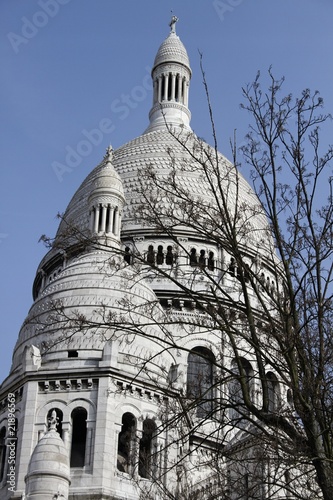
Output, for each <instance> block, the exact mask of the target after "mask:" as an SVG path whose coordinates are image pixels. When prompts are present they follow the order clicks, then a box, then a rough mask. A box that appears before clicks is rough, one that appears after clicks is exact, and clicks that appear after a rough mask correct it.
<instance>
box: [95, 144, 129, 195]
mask: <svg viewBox="0 0 333 500" xmlns="http://www.w3.org/2000/svg"><path fill="white" fill-rule="evenodd" d="M112 153H113V150H112V148H111V146H109V147H108V149H107V152H106V155H105V157H104V165H103V168H102V169H101V170H100V171H99V174H98V176H97V177H96V178H95V179H94V181H93V185H92V188H93V192H102V193H103V194H104V193H105V192H109V193H110V194H111V193H112V194H115V195H118V196H119V197H120V198H122V199H123V201H124V190H123V184H122V180H121V178H120V176H119V175H118V174H117V172H116V171H115V169H114V168H113V165H112V156H113V154H112Z"/></svg>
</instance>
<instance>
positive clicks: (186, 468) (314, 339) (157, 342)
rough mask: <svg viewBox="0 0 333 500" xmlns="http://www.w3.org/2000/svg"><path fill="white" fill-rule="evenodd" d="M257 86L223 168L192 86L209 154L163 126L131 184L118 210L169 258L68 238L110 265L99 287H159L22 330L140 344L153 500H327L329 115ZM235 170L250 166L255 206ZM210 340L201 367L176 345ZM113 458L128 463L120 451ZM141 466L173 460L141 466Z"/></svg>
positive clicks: (145, 457) (42, 319)
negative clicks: (156, 443)
mask: <svg viewBox="0 0 333 500" xmlns="http://www.w3.org/2000/svg"><path fill="white" fill-rule="evenodd" d="M269 78H270V85H269V88H268V90H267V91H264V90H262V88H261V85H260V75H259V74H258V75H257V77H256V79H255V81H254V83H252V84H251V85H248V86H247V87H246V88H244V89H243V96H244V103H243V105H242V107H243V109H244V110H246V111H248V112H249V114H250V117H251V125H250V131H249V133H248V135H247V137H246V141H245V143H243V146H242V147H241V148H240V149H241V151H240V152H239V155H240V156H239V157H238V154H236V153H237V147H236V144H233V156H234V157H233V162H229V161H227V160H226V159H225V158H224V157H223V156H222V155H220V153H219V152H218V142H217V135H216V132H215V129H214V120H213V114H212V109H211V107H210V103H209V95H208V90H207V86H206V92H207V97H208V104H209V111H210V114H211V120H212V126H213V138H214V145H213V146H212V147H211V146H208V145H207V144H206V143H205V142H204V141H202V140H201V139H199V138H198V137H196V136H195V135H194V134H193V133H188V132H186V131H184V130H179V129H172V128H170V127H168V130H169V134H170V136H171V137H172V143H173V145H174V146H173V147H170V149H169V162H168V165H167V166H165V165H164V166H161V167H160V169H159V170H158V168H157V167H156V165H149V164H148V165H147V166H146V168H145V169H143V170H142V171H141V172H140V176H139V177H140V179H141V184H140V187H139V188H137V195H138V196H137V197H136V200H140V201H137V203H136V205H135V206H134V208H133V207H132V209H133V210H134V211H135V212H136V214H137V218H138V219H139V220H140V222H141V224H145V225H146V226H147V228H150V229H151V230H152V231H154V233H155V234H156V235H159V236H161V237H162V236H163V237H164V238H166V239H167V240H168V241H169V242H170V244H169V246H168V248H167V250H165V249H161V248H157V249H156V248H153V246H152V245H151V246H150V247H149V248H148V249H146V251H142V248H139V245H138V244H137V242H136V241H135V240H134V239H131V238H130V237H129V236H126V237H124V248H125V250H123V249H120V250H116V249H112V250H110V249H109V248H108V246H107V244H105V243H104V241H103V240H102V239H101V238H100V237H99V238H90V236H89V235H88V234H81V233H80V232H79V231H75V238H76V240H77V242H78V245H77V247H76V251H77V252H79V251H81V250H80V248H81V249H82V246H84V247H89V248H92V247H94V246H95V247H96V248H99V249H103V250H105V251H106V252H109V254H108V257H107V258H106V257H105V258H104V261H103V263H101V266H102V267H101V269H102V268H103V272H104V273H105V274H106V275H108V274H109V275H116V274H117V273H122V276H123V275H124V272H125V273H127V275H128V276H129V277H130V280H131V282H132V283H133V286H135V284H137V283H142V282H145V283H153V284H154V283H155V284H156V283H157V282H158V281H159V282H161V281H163V282H164V283H167V284H168V286H167V287H156V290H157V291H156V295H155V296H154V298H150V299H149V300H148V299H147V300H145V301H141V302H139V303H138V302H137V300H136V299H133V298H131V297H127V296H126V297H124V298H123V299H119V302H118V306H119V307H118V308H116V309H115V308H110V307H109V306H108V305H107V304H100V305H96V307H95V309H94V311H93V314H92V315H91V316H89V317H88V316H83V315H82V313H80V312H77V311H76V310H75V309H74V308H72V309H68V308H66V307H64V304H62V303H61V302H57V301H56V300H54V301H53V302H52V303H50V304H49V312H47V313H43V314H44V316H43V315H41V314H38V315H36V316H35V317H30V318H29V322H30V323H35V324H36V325H38V326H39V328H43V327H44V325H45V328H46V329H48V330H49V329H50V325H51V324H54V325H56V327H57V328H59V324H60V323H61V325H62V330H63V332H65V333H64V336H63V337H62V338H60V339H58V340H59V342H64V341H66V342H70V341H71V339H73V338H74V337H75V336H76V335H77V334H78V333H79V334H82V332H87V334H88V333H89V334H92V332H93V334H94V335H96V333H98V334H99V335H101V336H102V337H103V338H104V339H107V340H109V339H118V340H119V339H120V337H121V338H122V339H123V340H122V342H123V343H126V342H127V345H131V343H133V342H134V339H135V338H137V337H142V338H145V339H148V340H149V342H150V343H151V346H152V347H151V351H150V352H148V353H147V352H146V354H145V355H144V356H142V357H140V356H137V357H133V356H132V358H131V363H132V366H133V367H134V366H135V370H134V371H133V373H132V374H131V381H130V382H129V384H128V387H129V388H131V387H132V385H133V384H135V382H136V381H138V380H140V377H143V378H144V379H145V380H146V382H147V381H148V382H149V384H150V386H151V387H152V388H155V390H156V391H158V392H159V393H160V394H162V395H163V398H162V399H163V404H161V408H160V412H161V418H160V420H161V423H160V424H159V426H157V427H156V428H154V429H152V428H151V432H150V434H149V433H148V434H147V436H148V437H147V436H146V439H147V440H148V441H149V446H150V443H151V442H153V435H157V434H158V433H165V432H166V431H167V432H168V435H169V436H171V437H170V439H169V441H168V442H166V444H165V448H164V449H163V450H158V452H157V451H156V450H155V451H154V452H153V451H151V449H150V448H149V446H148V445H147V444H144V442H143V441H142V442H141V445H140V446H141V449H142V450H141V455H140V457H141V463H140V460H139V464H137V465H135V466H133V470H134V469H135V470H137V469H140V467H141V472H140V475H141V476H142V475H143V476H144V477H147V476H149V478H150V479H152V480H153V481H152V484H153V486H151V488H153V489H152V492H153V493H154V494H155V492H156V490H155V489H156V488H157V489H159V491H160V494H161V495H162V496H163V498H177V499H180V498H186V499H189V498H191V499H195V498H212V499H213V498H221V492H223V498H225V499H229V498H230V499H236V498H253V499H254V498H256V499H257V498H267V499H268V498H278V497H282V496H283V495H284V497H290V498H299V499H310V498H318V497H319V496H322V497H323V498H324V499H325V500H330V499H331V498H333V465H332V464H333V449H332V447H333V430H332V418H333V406H332V396H333V394H332V387H333V386H332V375H333V364H332V356H333V348H332V347H333V346H332V342H333V332H332V323H333V299H332V272H333V263H332V253H333V246H332V239H333V230H332V222H333V217H332V215H333V213H332V211H333V204H332V185H331V180H332V172H331V166H330V161H331V160H332V157H333V149H332V147H331V146H330V147H329V148H328V149H327V151H326V152H322V148H321V144H320V131H319V126H320V125H321V124H325V123H326V122H327V120H328V118H329V116H328V115H323V114H322V113H321V108H322V106H323V102H322V99H321V98H320V97H319V95H318V93H316V92H315V93H314V94H312V93H311V92H310V91H309V90H305V91H304V92H303V93H302V95H301V97H300V98H296V99H294V98H293V97H292V96H291V95H287V96H286V97H283V96H282V97H281V92H282V86H283V79H281V80H276V79H275V78H274V76H273V75H272V73H271V71H269ZM204 82H205V80H204ZM205 85H206V83H205ZM166 126H167V125H166ZM179 151H181V154H180V153H179ZM180 157H183V158H184V159H183V160H180V159H179V158H180ZM239 159H243V161H244V162H245V163H246V164H248V165H250V167H251V170H252V180H253V186H254V190H255V193H256V196H255V195H254V194H253V192H252V191H251V190H250V188H249V186H248V184H247V183H246V181H245V180H244V178H243V177H242V175H241V174H240V173H239V171H240V170H239V169H240V164H239ZM194 184H195V186H196V187H197V188H196V190H194V189H193V185H194ZM64 222H65V223H66V224H68V234H67V235H64V234H63V239H62V240H61V242H60V240H59V238H58V240H57V244H58V245H60V246H63V247H64V249H66V250H67V251H68V246H69V245H68V240H67V238H68V237H69V238H70V240H71V246H72V247H73V245H72V239H73V237H74V232H73V226H72V225H71V224H72V223H71V221H66V216H65V219H64ZM189 241H192V242H193V241H196V242H197V246H196V245H194V244H193V245H192V246H191V245H190V244H189ZM200 245H201V247H202V250H199V251H198V250H197V248H200ZM166 288H168V290H169V292H168V293H166V291H165V290H166ZM170 290H171V291H172V293H170ZM50 311H51V312H50ZM124 332H125V333H126V335H124ZM208 336H209V338H210V342H211V343H214V344H215V351H214V354H212V352H213V351H211V350H209V349H207V348H206V349H205V348H195V349H193V348H191V347H189V343H188V340H189V338H194V339H196V338H205V337H208ZM124 337H126V339H125V340H124ZM50 338H52V332H51V334H50ZM125 350H126V349H125V347H124V352H125ZM129 350H130V349H129ZM178 352H182V353H183V358H184V356H185V358H186V360H187V368H186V369H187V375H186V377H185V374H184V368H183V367H182V366H181V363H179V359H180V358H181V356H180V358H179V356H178V355H177V353H178ZM125 389H126V388H125ZM122 390H123V388H122ZM127 431H128V432H129V429H127ZM123 436H125V431H124V434H123ZM148 441H147V442H148ZM142 443H143V444H142ZM127 446H128V445H127ZM172 448H176V449H177V451H176V452H172V451H170V450H171V449H172ZM122 451H123V453H124V454H125V455H126V456H125V458H126V460H127V462H129V452H128V449H127V448H126V444H124V448H123V449H122ZM154 453H156V454H157V453H162V454H163V453H164V455H165V454H169V455H170V457H171V458H170V460H171V462H170V461H167V462H165V463H164V462H163V463H162V461H161V460H160V461H159V464H160V465H159V467H155V469H154V468H152V467H151V466H150V465H149V464H150V461H151V456H150V455H151V454H154ZM164 455H163V456H164ZM124 460H125V459H124ZM127 462H126V463H127ZM124 463H125V462H124ZM147 464H148V465H147ZM170 468H172V469H173V470H174V471H175V477H178V480H175V483H174V484H172V485H170V484H169V483H168V484H167V483H166V479H165V478H166V475H167V473H168V472H169V470H170ZM148 469H149V470H151V471H153V472H148ZM143 470H144V472H142V471H143ZM193 471H196V473H198V471H199V474H197V475H195V474H193ZM180 477H181V479H179V478H180ZM193 477H195V478H196V479H195V484H191V481H192V478H193ZM154 488H155V489H154ZM149 494H150V492H149V491H148V490H147V484H145V486H144V496H145V497H146V498H149ZM244 495H247V496H246V497H245V496H244Z"/></svg>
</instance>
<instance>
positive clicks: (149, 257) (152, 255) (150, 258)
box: [146, 245, 155, 264]
mask: <svg viewBox="0 0 333 500" xmlns="http://www.w3.org/2000/svg"><path fill="white" fill-rule="evenodd" d="M146 260H147V262H148V264H155V250H154V247H153V245H149V247H148V252H147V257H146Z"/></svg>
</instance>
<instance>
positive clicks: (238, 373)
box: [229, 358, 253, 425]
mask: <svg viewBox="0 0 333 500" xmlns="http://www.w3.org/2000/svg"><path fill="white" fill-rule="evenodd" d="M239 364H240V365H241V370H239V369H238V365H237V363H236V361H234V363H233V367H232V369H233V372H234V378H233V380H232V382H231V383H230V386H229V394H230V404H231V412H230V416H231V419H232V420H234V421H235V422H236V423H237V424H238V425H240V424H241V425H244V422H245V420H246V416H247V415H248V414H249V409H248V408H247V406H246V405H245V403H244V396H247V397H248V398H249V399H252V378H253V370H252V366H251V363H250V362H249V361H248V360H247V359H245V358H240V360H239ZM244 418H245V419H244Z"/></svg>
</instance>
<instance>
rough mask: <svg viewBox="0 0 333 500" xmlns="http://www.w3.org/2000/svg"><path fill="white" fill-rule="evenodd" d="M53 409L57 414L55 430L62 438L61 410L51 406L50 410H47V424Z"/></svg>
mask: <svg viewBox="0 0 333 500" xmlns="http://www.w3.org/2000/svg"><path fill="white" fill-rule="evenodd" d="M53 410H54V411H55V412H56V414H57V426H56V427H57V432H58V434H59V435H60V437H61V438H62V421H63V413H62V411H61V410H59V408H51V410H49V411H48V413H47V424H48V423H49V419H50V418H51V414H52V412H53Z"/></svg>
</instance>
